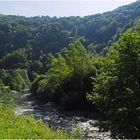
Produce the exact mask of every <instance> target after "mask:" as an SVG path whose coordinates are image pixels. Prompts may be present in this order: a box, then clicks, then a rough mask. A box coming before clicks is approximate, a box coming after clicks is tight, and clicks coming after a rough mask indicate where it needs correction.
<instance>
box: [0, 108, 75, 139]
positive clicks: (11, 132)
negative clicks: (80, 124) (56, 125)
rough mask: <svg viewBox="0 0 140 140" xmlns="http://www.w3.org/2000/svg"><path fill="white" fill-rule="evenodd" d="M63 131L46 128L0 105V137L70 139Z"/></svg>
mask: <svg viewBox="0 0 140 140" xmlns="http://www.w3.org/2000/svg"><path fill="white" fill-rule="evenodd" d="M70 138H73V136H70V135H69V134H66V133H65V132H63V131H54V130H52V129H50V128H48V126H47V124H44V123H43V122H42V121H41V120H40V121H38V122H36V121H35V120H34V118H33V117H31V116H28V117H27V116H26V117H24V116H16V115H15V114H14V113H13V112H12V111H11V109H8V108H5V107H0V139H70Z"/></svg>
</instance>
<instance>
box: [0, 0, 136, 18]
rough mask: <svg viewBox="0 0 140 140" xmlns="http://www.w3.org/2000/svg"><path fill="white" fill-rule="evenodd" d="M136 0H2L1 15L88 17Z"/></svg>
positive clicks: (0, 5)
mask: <svg viewBox="0 0 140 140" xmlns="http://www.w3.org/2000/svg"><path fill="white" fill-rule="evenodd" d="M135 1H136V0H43V1H39V0H34V1H28V0H24V1H20V0H18V1H14V0H9V1H8V0H5V1H1V0H0V13H1V14H5V15H20V16H27V17H31V16H42V15H43V16H47V15H48V16H51V17H53V16H57V17H64V16H87V15H92V14H97V13H103V12H107V11H111V10H114V9H116V8H117V7H119V6H122V5H127V4H129V3H132V2H135Z"/></svg>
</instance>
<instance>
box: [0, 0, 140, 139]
mask: <svg viewBox="0 0 140 140" xmlns="http://www.w3.org/2000/svg"><path fill="white" fill-rule="evenodd" d="M139 16H140V1H136V2H134V3H132V4H130V5H127V6H123V7H120V8H118V9H116V10H114V11H112V12H106V13H103V14H97V15H93V16H86V17H83V18H81V17H68V18H66V17H64V18H56V17H53V18H50V17H32V18H25V17H19V16H5V15H0V21H1V22H0V75H1V76H0V95H1V96H0V102H1V104H2V107H1V111H0V116H1V119H0V122H1V125H2V127H1V128H0V129H1V131H0V138H70V137H73V136H70V135H68V134H66V133H64V132H61V131H58V132H55V131H54V130H50V129H49V128H48V127H47V126H46V125H44V124H43V123H42V122H41V121H39V122H35V120H34V119H33V118H32V117H19V116H15V115H14V114H13V113H12V111H11V110H12V109H9V108H10V106H12V104H13V106H14V101H13V99H12V94H11V93H10V90H13V89H14V90H18V91H20V90H22V89H26V88H30V90H31V91H32V95H33V96H35V97H36V98H37V100H39V101H40V102H44V103H46V102H48V101H51V102H56V103H57V104H58V105H61V106H62V107H64V108H65V109H72V110H73V109H90V110H91V111H94V112H98V113H99V114H101V115H102V116H104V120H103V121H101V122H100V124H99V126H100V127H103V128H107V129H109V130H111V132H112V137H113V138H140V17H139ZM5 105H6V106H7V107H5ZM7 114H10V115H7ZM5 118H7V119H8V121H7V120H6V119H5ZM21 122H22V124H23V126H21V125H20V123H21ZM25 135H26V137H25ZM71 135H72V134H71Z"/></svg>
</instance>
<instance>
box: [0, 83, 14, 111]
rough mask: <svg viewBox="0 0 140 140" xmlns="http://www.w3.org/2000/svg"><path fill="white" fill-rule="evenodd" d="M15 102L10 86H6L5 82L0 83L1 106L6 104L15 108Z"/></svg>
mask: <svg viewBox="0 0 140 140" xmlns="http://www.w3.org/2000/svg"><path fill="white" fill-rule="evenodd" d="M14 105H15V102H14V100H13V95H12V94H11V92H10V89H9V87H8V86H4V85H3V83H0V106H6V107H9V108H13V107H14Z"/></svg>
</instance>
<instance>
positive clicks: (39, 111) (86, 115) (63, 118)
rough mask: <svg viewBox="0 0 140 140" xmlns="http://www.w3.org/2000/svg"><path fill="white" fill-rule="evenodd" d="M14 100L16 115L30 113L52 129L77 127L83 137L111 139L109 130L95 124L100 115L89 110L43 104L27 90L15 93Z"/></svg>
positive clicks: (67, 129)
mask: <svg viewBox="0 0 140 140" xmlns="http://www.w3.org/2000/svg"><path fill="white" fill-rule="evenodd" d="M15 100H16V103H17V106H16V108H15V110H14V112H15V114H16V115H32V116H33V117H34V118H35V119H36V120H38V119H42V120H43V121H44V123H47V124H48V126H49V127H50V128H53V129H64V130H65V131H68V132H69V131H72V130H76V129H79V130H80V131H81V132H82V133H83V135H84V137H85V138H92V139H111V137H110V132H109V131H107V132H103V131H101V130H100V129H99V127H98V125H97V123H98V121H99V119H100V116H98V115H97V114H94V113H93V112H92V113H91V111H86V110H76V111H67V110H64V109H62V107H61V106H59V105H57V104H55V103H52V102H48V103H46V104H43V103H40V102H39V101H37V100H36V99H35V98H34V97H32V96H31V93H29V92H28V90H27V91H24V92H23V93H15Z"/></svg>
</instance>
